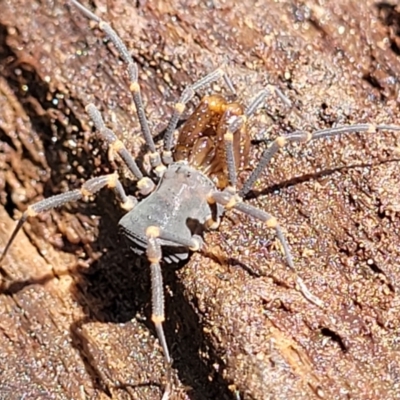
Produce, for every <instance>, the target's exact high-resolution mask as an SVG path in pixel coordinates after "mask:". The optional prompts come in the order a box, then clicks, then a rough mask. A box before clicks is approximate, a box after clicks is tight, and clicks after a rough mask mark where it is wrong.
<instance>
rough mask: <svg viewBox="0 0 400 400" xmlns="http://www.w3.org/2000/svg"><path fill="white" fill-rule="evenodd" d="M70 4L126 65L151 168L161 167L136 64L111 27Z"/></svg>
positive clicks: (75, 3) (77, 4)
mask: <svg viewBox="0 0 400 400" xmlns="http://www.w3.org/2000/svg"><path fill="white" fill-rule="evenodd" d="M70 1H71V3H72V4H73V5H74V6H75V7H77V8H78V9H79V10H80V11H81V12H82V13H83V14H84V15H85V16H86V17H87V18H89V19H91V20H93V21H95V22H96V23H97V24H98V27H99V29H100V30H102V31H103V32H104V33H105V34H106V35H107V36H108V38H109V39H110V40H111V42H112V43H113V44H114V46H115V48H116V49H117V50H118V53H119V55H120V57H121V58H122V59H123V60H124V62H125V63H126V64H127V69H128V75H129V80H130V82H131V83H130V87H129V88H130V91H131V93H132V98H133V102H134V104H135V108H136V112H137V115H138V118H139V123H140V127H141V129H142V133H143V136H144V138H145V141H146V144H147V146H148V148H149V149H150V152H151V154H150V160H151V163H152V166H153V167H154V168H156V167H158V166H160V165H161V158H160V155H159V153H158V152H157V150H156V147H155V144H154V140H153V136H152V135H151V132H150V128H149V124H148V121H147V117H146V113H145V110H144V106H143V100H142V95H141V92H140V86H139V83H138V67H137V65H136V63H135V62H134V61H133V58H132V56H131V55H130V54H129V51H128V49H127V48H126V46H125V44H124V42H123V41H122V40H121V38H120V37H119V36H118V34H117V33H116V32H115V31H114V29H113V28H111V26H110V25H109V24H108V23H107V22H105V21H103V20H101V19H100V18H99V17H98V16H97V15H95V14H93V13H92V12H91V11H90V10H88V9H87V8H86V7H84V6H83V5H82V4H80V3H79V2H78V1H76V0H70Z"/></svg>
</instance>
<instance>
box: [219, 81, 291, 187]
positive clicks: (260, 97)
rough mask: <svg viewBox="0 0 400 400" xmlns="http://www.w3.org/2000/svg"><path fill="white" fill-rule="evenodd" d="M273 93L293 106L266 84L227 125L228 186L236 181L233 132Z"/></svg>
mask: <svg viewBox="0 0 400 400" xmlns="http://www.w3.org/2000/svg"><path fill="white" fill-rule="evenodd" d="M273 94H276V95H277V96H278V97H279V98H280V99H281V101H282V102H283V103H284V104H285V105H286V106H288V107H289V108H292V107H293V105H292V102H291V101H290V100H289V99H288V98H287V97H286V96H285V95H284V94H283V93H282V92H281V91H280V90H279V89H278V88H277V87H276V86H273V85H268V86H267V87H266V88H265V89H264V90H262V91H261V92H259V93H258V94H257V96H256V97H254V99H253V100H252V101H251V102H250V104H249V105H248V106H247V108H246V109H245V111H244V113H243V115H240V116H238V117H236V118H235V119H233V121H232V122H231V123H230V125H229V126H228V129H227V132H226V134H225V135H224V143H225V153H226V162H227V169H228V181H229V186H231V187H232V188H235V187H236V182H237V172H236V160H235V151H234V145H233V140H234V134H235V133H236V132H237V131H238V130H239V129H241V128H242V126H243V125H244V124H246V122H247V119H248V118H249V117H250V116H251V115H252V114H254V113H255V112H256V111H257V110H258V109H259V108H260V107H261V105H262V104H263V103H264V102H265V100H266V99H267V98H268V97H270V96H272V95H273Z"/></svg>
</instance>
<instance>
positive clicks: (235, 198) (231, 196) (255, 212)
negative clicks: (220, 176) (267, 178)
mask: <svg viewBox="0 0 400 400" xmlns="http://www.w3.org/2000/svg"><path fill="white" fill-rule="evenodd" d="M241 201H242V198H241V197H240V196H239V195H238V194H235V193H230V192H228V191H225V192H214V193H212V194H211V196H210V198H209V202H211V203H212V202H217V203H218V204H221V205H223V206H224V207H225V209H227V210H230V209H232V208H234V209H236V210H238V211H240V212H242V213H244V214H246V215H249V216H251V217H254V218H257V219H259V220H260V221H263V222H265V224H266V226H267V228H271V229H275V232H276V235H277V237H278V239H279V241H280V242H281V244H282V247H283V251H284V253H285V257H286V261H287V264H288V266H289V268H290V269H291V270H292V271H293V272H294V273H295V274H296V283H297V285H298V286H299V288H300V292H301V293H302V294H303V296H304V297H305V298H306V299H307V300H308V301H310V302H311V303H313V304H315V305H317V306H318V307H321V308H322V307H324V303H323V302H322V301H321V300H320V299H319V298H318V297H316V296H314V295H313V294H312V293H311V292H310V291H309V290H308V288H307V286H306V284H305V283H304V281H303V280H302V279H301V278H300V277H299V276H298V275H297V271H296V268H295V267H294V262H293V257H292V254H291V252H290V249H289V244H288V242H287V240H286V237H285V235H284V234H283V231H282V228H281V227H280V225H279V223H278V221H277V220H276V218H275V217H273V216H272V215H270V214H268V213H266V212H265V211H262V210H259V209H258V208H256V207H253V206H251V205H249V204H245V203H242V202H241Z"/></svg>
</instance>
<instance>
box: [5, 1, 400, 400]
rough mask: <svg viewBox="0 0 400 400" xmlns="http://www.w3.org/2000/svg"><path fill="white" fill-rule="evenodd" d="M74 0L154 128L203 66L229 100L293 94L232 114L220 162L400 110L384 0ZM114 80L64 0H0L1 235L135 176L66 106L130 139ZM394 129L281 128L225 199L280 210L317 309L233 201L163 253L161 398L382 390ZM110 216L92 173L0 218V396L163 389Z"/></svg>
mask: <svg viewBox="0 0 400 400" xmlns="http://www.w3.org/2000/svg"><path fill="white" fill-rule="evenodd" d="M84 4H85V5H86V6H88V7H89V8H90V9H91V10H93V11H94V12H95V13H96V14H97V15H99V16H101V17H102V18H103V19H105V20H107V21H108V22H110V23H111V24H112V26H113V27H114V28H115V29H116V31H117V32H118V34H119V35H120V36H121V38H122V39H123V41H124V42H125V43H126V45H127V46H128V48H129V51H130V52H131V54H132V56H133V58H134V60H135V61H136V62H137V63H138V66H139V70H140V73H139V78H140V85H141V88H142V91H143V96H144V102H145V106H146V111H147V115H148V117H149V122H150V127H151V131H152V132H153V134H154V136H155V137H156V138H157V140H158V142H157V143H158V144H161V141H160V139H161V138H162V132H163V129H164V128H165V126H166V124H167V122H168V117H169V115H170V114H171V110H172V105H173V103H174V101H176V100H177V99H178V97H179V95H180V93H181V92H182V90H183V88H184V87H185V86H186V85H188V84H190V83H191V82H193V81H195V80H196V79H198V78H200V77H202V76H204V75H205V74H207V73H209V72H211V71H212V70H213V69H215V68H217V67H219V66H221V65H223V66H224V68H226V70H227V72H228V74H229V76H230V77H231V79H232V81H233V83H234V85H235V87H236V89H237V92H238V95H239V98H240V100H241V101H243V103H244V104H248V103H249V101H250V99H251V98H252V97H253V96H255V95H256V94H257V93H258V92H259V90H260V89H262V88H263V87H265V86H266V85H267V84H274V85H276V86H278V87H279V88H280V89H281V90H282V92H283V93H284V94H285V95H286V96H287V97H288V98H289V99H290V100H291V101H292V102H293V104H294V105H295V107H294V109H292V110H290V109H288V107H286V106H285V105H284V104H282V102H281V101H280V99H279V98H276V97H271V98H269V99H268V101H267V102H266V104H265V106H264V107H263V108H262V109H261V110H260V111H259V112H258V113H257V114H256V115H255V116H254V117H253V118H251V119H250V121H249V129H248V130H249V135H251V138H252V140H253V142H252V146H251V160H250V168H249V169H246V170H244V171H242V172H241V174H240V176H239V180H240V182H243V179H244V178H245V177H246V176H248V174H249V171H250V170H251V168H252V167H254V166H255V165H257V160H258V159H259V157H260V155H261V153H262V151H263V149H264V148H265V146H266V145H267V144H268V142H269V141H270V140H272V139H273V138H275V137H277V136H279V135H284V134H287V133H289V132H291V131H294V130H296V129H306V130H308V131H312V130H315V129H322V128H327V127H331V126H334V125H344V124H354V123H367V122H368V123H376V124H377V123H388V124H397V125H400V118H399V87H400V86H399V77H400V63H399V55H400V9H399V8H398V7H396V2H395V1H388V2H378V1H372V0H365V1H363V2H360V1H358V0H332V1H328V0H302V1H301V0H278V1H271V0H260V1H254V0H243V1H231V0H226V1H223V0H209V1H194V0H147V1H146V0H139V1H128V0H125V1H124V0H115V1H110V0H109V1H106V0H94V1H91V2H88V1H84ZM128 85H129V84H128V79H127V74H126V71H125V68H124V64H123V62H122V61H121V60H120V59H119V58H118V55H117V53H116V51H115V48H114V47H113V46H112V44H110V43H109V42H108V41H106V40H105V37H104V35H103V34H102V32H101V31H99V30H98V29H97V28H96V26H95V25H94V24H93V23H91V22H90V21H88V19H87V18H85V17H84V16H82V14H81V13H80V12H79V11H78V10H77V9H75V8H74V7H72V6H71V5H70V4H69V2H68V1H58V0H41V1H39V0H0V249H2V248H4V246H5V244H6V242H7V240H8V238H9V237H10V235H11V232H12V229H13V227H14V226H15V223H16V222H15V219H17V218H18V217H19V216H21V213H22V212H23V211H24V210H25V209H26V207H27V206H28V205H29V204H32V203H34V202H36V201H39V200H41V199H43V198H45V197H49V196H51V195H54V194H57V193H61V192H65V191H67V190H69V189H75V188H79V187H80V185H81V184H82V183H83V182H85V181H86V180H87V179H89V178H91V177H94V176H99V175H101V174H105V173H110V172H112V171H114V170H115V168H117V169H119V170H120V171H121V175H122V176H123V182H124V185H125V187H126V188H127V190H128V191H129V190H131V191H132V190H133V189H132V188H134V184H133V183H134V182H133V179H132V177H131V176H130V175H129V174H128V173H127V171H126V169H125V168H124V167H123V166H122V165H121V164H120V162H119V160H118V159H117V158H115V160H113V159H112V157H110V154H108V153H107V149H106V146H104V143H102V142H101V141H100V140H98V139H97V138H96V135H95V133H94V131H93V130H92V127H91V125H90V124H89V120H88V117H87V115H86V113H85V110H84V107H85V105H87V104H88V103H89V102H93V103H94V104H96V106H97V107H99V108H100V110H101V111H102V113H103V115H104V118H105V120H106V122H107V125H108V126H109V127H111V128H113V129H114V130H115V132H117V135H118V137H119V138H120V139H121V140H123V142H124V143H125V144H126V146H127V147H128V149H129V150H130V151H131V152H132V153H133V154H134V155H135V156H138V158H139V160H141V159H143V156H144V153H145V150H144V146H143V143H144V141H143V139H142V138H141V135H140V129H139V126H138V121H137V117H136V114H135V112H134V109H133V108H132V105H131V98H130V93H129V88H128ZM211 92H221V93H222V94H223V95H226V93H227V91H226V89H225V88H224V85H223V82H218V84H216V85H213V87H212V88H211V89H210V90H203V91H201V93H199V96H198V97H197V98H196V99H195V100H194V101H193V102H191V103H190V105H189V107H188V109H187V111H186V112H185V115H184V117H185V118H187V117H188V116H189V115H190V111H191V110H193V107H194V106H195V105H196V103H197V102H198V101H199V98H200V97H201V96H202V95H204V94H206V93H211ZM294 110H298V112H295V111H294ZM299 115H300V116H299ZM261 139H266V142H265V141H263V140H261ZM399 148H400V134H399V133H397V134H396V133H393V132H376V133H364V134H358V133H357V134H346V135H343V136H341V137H336V138H333V139H329V140H319V141H315V142H312V143H310V144H309V145H304V146H303V145H292V146H288V147H287V148H285V149H283V150H282V151H280V153H279V154H278V155H277V156H276V157H274V160H273V162H272V163H271V165H270V166H269V167H268V168H267V170H266V171H264V173H263V174H262V175H261V177H260V179H259V180H258V181H257V183H256V185H255V187H254V190H253V191H252V193H251V195H250V196H248V198H247V199H246V200H245V201H246V202H248V203H249V204H252V205H254V206H256V207H259V208H260V209H262V210H265V211H268V212H269V213H270V214H272V215H274V216H275V217H276V218H277V219H278V221H279V222H280V223H281V225H282V226H283V227H284V231H285V233H286V235H287V238H288V241H289V243H290V248H291V250H292V252H293V256H294V261H295V265H296V269H297V270H298V273H299V275H300V276H301V277H302V279H303V280H304V281H305V283H306V284H307V286H308V287H309V289H310V290H311V291H312V292H313V293H314V294H315V295H316V296H318V297H319V298H320V299H322V300H323V302H324V304H325V307H324V308H319V307H317V306H315V305H313V304H311V303H309V302H308V301H307V300H305V299H304V298H303V296H302V295H301V293H299V291H298V290H297V289H296V287H295V284H294V278H295V277H294V276H293V273H291V272H290V270H288V268H287V265H286V263H285V259H284V257H283V255H282V252H281V248H280V246H279V243H278V241H277V239H276V238H275V236H274V233H273V231H270V230H268V229H267V228H266V226H265V225H264V224H262V223H261V222H259V221H256V220H254V219H252V218H248V217H246V216H243V215H241V214H239V213H237V212H235V211H230V212H228V213H227V214H226V215H225V217H224V219H223V221H222V224H221V226H220V228H219V229H218V230H216V231H213V232H208V233H206V234H205V246H204V248H203V250H202V251H201V252H199V253H196V254H193V255H192V257H191V259H190V261H188V262H186V263H184V264H183V265H181V266H179V268H170V267H166V266H165V267H163V273H164V279H165V294H166V313H167V320H166V322H165V324H164V326H165V332H166V336H167V341H168V344H169V347H170V349H171V353H172V357H173V359H174V364H173V374H174V380H175V381H176V382H175V386H174V392H173V394H172V396H171V398H173V399H232V400H233V399H238V398H240V399H299V400H300V399H308V400H309V399H338V400H339V399H340V400H341V399H357V400H373V399H387V400H390V399H393V400H394V399H399V398H400V353H399V346H400V339H399V337H400V336H399V335H400V322H399V313H400V296H399V293H398V290H399V287H398V282H400V267H399V266H400V239H399V232H400V176H399V166H400V153H399ZM145 158H146V157H144V159H145ZM143 164H144V165H146V162H145V161H144V162H143ZM160 207H162V204H160ZM122 215H123V211H122V210H121V209H120V208H119V206H118V203H117V202H116V201H115V197H114V195H113V194H112V193H109V192H107V191H106V190H103V191H102V192H101V193H100V194H99V195H98V196H96V198H95V199H92V201H86V202H85V201H80V202H78V203H75V204H69V205H67V206H64V207H62V208H60V209H57V210H53V211H51V212H47V213H43V214H41V215H39V216H38V217H37V218H31V219H29V221H28V222H27V223H26V224H25V226H24V229H23V230H22V231H21V232H20V233H19V234H18V236H17V238H16V240H15V243H14V245H13V246H12V248H11V249H10V252H9V254H8V255H7V257H6V258H5V260H4V261H3V263H2V265H1V268H2V274H3V275H8V277H7V278H6V279H5V278H3V280H2V285H1V293H0V398H1V399H74V400H75V399H151V400H152V399H160V398H161V397H162V393H163V387H164V383H165V376H164V372H165V371H164V365H163V355H162V351H161V349H160V346H159V345H158V342H157V340H156V335H155V330H154V327H153V324H152V322H151V319H150V315H151V295H150V293H151V292H150V280H149V279H150V278H149V270H148V267H147V264H146V262H144V261H142V260H140V259H137V258H136V257H135V256H134V255H133V253H132V252H131V251H130V250H129V249H128V248H127V246H126V244H125V243H124V242H123V241H122V240H121V238H120V237H119V234H118V228H117V224H118V220H119V218H120V217H121V216H122Z"/></svg>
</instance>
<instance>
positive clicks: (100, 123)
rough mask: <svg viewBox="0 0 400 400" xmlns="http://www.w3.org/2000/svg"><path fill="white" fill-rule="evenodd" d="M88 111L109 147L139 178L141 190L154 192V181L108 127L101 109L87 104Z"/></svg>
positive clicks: (146, 192) (143, 192) (145, 192)
mask: <svg viewBox="0 0 400 400" xmlns="http://www.w3.org/2000/svg"><path fill="white" fill-rule="evenodd" d="M86 112H87V113H88V114H89V117H90V119H91V120H92V121H93V124H94V126H95V127H96V129H97V130H98V133H99V136H100V137H101V139H103V140H104V141H106V142H107V143H108V146H109V148H111V149H112V150H114V151H115V152H116V153H117V154H118V155H119V156H120V157H121V158H122V160H123V161H124V162H125V164H126V165H127V167H128V168H129V170H130V171H131V172H132V174H133V175H134V176H135V177H136V178H137V179H138V183H137V187H138V189H139V192H140V193H141V194H142V195H144V196H146V195H148V194H149V193H150V192H152V191H153V190H154V187H155V184H154V182H153V181H152V180H151V179H150V178H148V177H147V176H143V174H142V172H141V171H140V169H139V167H138V166H137V164H136V161H135V159H134V158H133V157H132V155H131V154H130V153H129V151H128V150H127V148H126V147H125V145H124V144H123V143H122V141H121V140H119V139H118V138H117V136H116V135H115V133H114V132H113V131H112V130H111V129H108V128H107V127H106V126H105V124H104V120H103V117H102V116H101V113H100V111H99V110H98V109H97V108H96V107H95V106H94V105H93V104H89V105H87V106H86Z"/></svg>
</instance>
